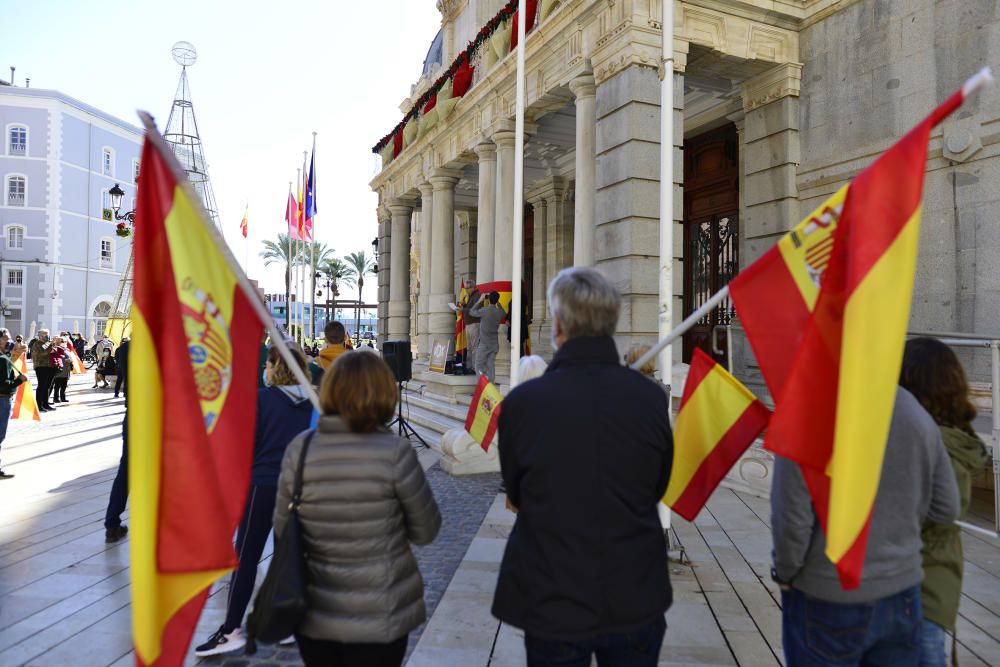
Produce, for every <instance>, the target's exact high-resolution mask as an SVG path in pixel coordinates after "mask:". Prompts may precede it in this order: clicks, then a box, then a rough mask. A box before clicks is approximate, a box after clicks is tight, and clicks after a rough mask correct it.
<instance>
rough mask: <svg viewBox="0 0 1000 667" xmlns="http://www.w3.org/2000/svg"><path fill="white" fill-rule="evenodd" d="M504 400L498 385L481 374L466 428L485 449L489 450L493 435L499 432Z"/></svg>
mask: <svg viewBox="0 0 1000 667" xmlns="http://www.w3.org/2000/svg"><path fill="white" fill-rule="evenodd" d="M502 401H503V396H502V395H501V394H500V390H499V389H497V388H496V385H494V384H493V383H492V382H490V380H489V378H487V377H486V376H485V375H480V376H479V384H478V385H476V393H475V394H473V395H472V403H471V404H470V405H469V414H468V415H467V416H466V417H465V430H466V432H467V433H468V434H469V435H470V436H472V439H473V440H475V441H476V442H478V443H479V446H480V447H482V448H483V451H489V448H490V443H491V442H493V435H494V434H495V433H496V432H497V420H499V419H500V403H501V402H502Z"/></svg>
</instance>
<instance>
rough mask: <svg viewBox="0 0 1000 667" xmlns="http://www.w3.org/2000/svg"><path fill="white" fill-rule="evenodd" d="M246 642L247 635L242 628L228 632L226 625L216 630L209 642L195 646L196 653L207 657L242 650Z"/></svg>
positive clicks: (201, 656)
mask: <svg viewBox="0 0 1000 667" xmlns="http://www.w3.org/2000/svg"><path fill="white" fill-rule="evenodd" d="M246 644H247V640H246V637H245V636H244V635H243V630H241V629H240V628H236V629H235V630H233V631H231V632H228V633H227V632H226V629H225V628H224V627H220V628H219V629H218V630H216V631H215V634H213V635H212V636H211V637H209V638H208V641H207V642H205V643H204V644H202V645H201V646H198V647H196V648H195V650H194V654H195V655H196V656H198V657H199V658H205V657H208V656H210V655H219V654H222V653H232V652H233V651H238V650H240V649H241V648H243V647H244V646H246Z"/></svg>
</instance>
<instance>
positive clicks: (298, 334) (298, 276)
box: [295, 168, 305, 345]
mask: <svg viewBox="0 0 1000 667" xmlns="http://www.w3.org/2000/svg"><path fill="white" fill-rule="evenodd" d="M295 183H296V185H297V186H298V187H300V188H301V187H302V169H301V168H300V169H296V170H295ZM300 206H304V205H303V204H302V202H300V201H299V200H298V198H296V200H295V207H296V208H295V226H296V228H297V229H298V230H299V237H300V238H299V242H298V243H297V244H295V259H296V260H298V259H299V258H300V257H301V256H302V244H303V243H305V239H303V238H301V237H302V229H303V226H302V225H301V224H300V223H301V222H302V220H301V218H300V217H299V207H300ZM303 210H304V208H303ZM295 292H296V295H295V296H296V299H295V302H296V303H295V305H296V306H298V307H301V306H302V264H301V263H300V262H296V266H295ZM304 315H305V312H304V311H302V312H300V311H299V308H296V309H295V319H296V321H297V322H298V326H297V327H296V329H295V340H296V342H298V344H299V345H301V344H302V320H303V316H304Z"/></svg>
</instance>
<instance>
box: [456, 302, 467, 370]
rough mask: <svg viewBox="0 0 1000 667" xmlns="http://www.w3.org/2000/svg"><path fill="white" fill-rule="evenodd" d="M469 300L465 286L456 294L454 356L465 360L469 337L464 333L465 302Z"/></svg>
mask: <svg viewBox="0 0 1000 667" xmlns="http://www.w3.org/2000/svg"><path fill="white" fill-rule="evenodd" d="M468 299H469V293H468V292H466V291H465V284H464V283H463V285H462V290H461V291H460V292H459V293H458V308H456V309H455V356H456V357H457V358H459V359H462V360H463V362H464V360H465V355H466V352H467V351H468V348H469V336H468V334H467V333H466V332H465V312H464V310H463V309H464V308H465V305H466V304H465V302H466V301H468Z"/></svg>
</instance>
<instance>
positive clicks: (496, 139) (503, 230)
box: [480, 128, 514, 348]
mask: <svg viewBox="0 0 1000 667" xmlns="http://www.w3.org/2000/svg"><path fill="white" fill-rule="evenodd" d="M493 143H495V144H496V146H497V167H496V171H497V179H496V183H497V185H496V200H497V202H496V203H497V206H496V211H497V213H496V220H495V225H496V227H495V232H494V238H495V239H496V245H495V246H494V248H493V280H510V279H511V277H512V276H513V275H514V264H513V262H514V132H513V130H510V129H507V128H505V129H502V130H500V131H499V132H497V133H496V134H494V135H493ZM480 282H482V281H481V280H480ZM500 347H501V348H503V346H502V345H501V346H500Z"/></svg>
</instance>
